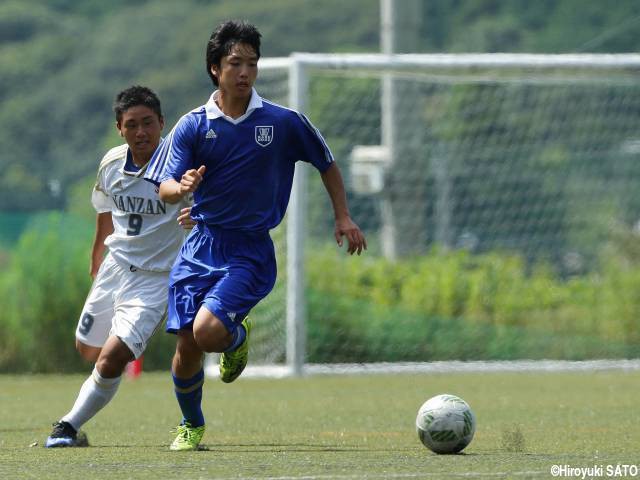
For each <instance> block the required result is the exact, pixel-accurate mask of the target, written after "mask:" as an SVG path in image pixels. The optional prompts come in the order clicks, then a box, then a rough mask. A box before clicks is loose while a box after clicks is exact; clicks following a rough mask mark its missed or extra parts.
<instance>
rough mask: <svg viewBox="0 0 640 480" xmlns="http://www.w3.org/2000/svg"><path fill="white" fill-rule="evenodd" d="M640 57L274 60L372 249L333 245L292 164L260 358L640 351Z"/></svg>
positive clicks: (580, 355) (288, 98)
mask: <svg viewBox="0 0 640 480" xmlns="http://www.w3.org/2000/svg"><path fill="white" fill-rule="evenodd" d="M639 70H640V55H505V54H484V55H395V56H383V55H324V54H294V55H292V56H291V57H289V58H284V59H262V60H261V61H260V76H259V79H258V84H257V89H258V91H259V93H260V94H261V95H262V96H263V97H265V98H267V99H270V100H273V101H275V102H277V103H281V104H283V105H286V106H290V107H291V108H294V109H296V110H300V111H303V112H304V113H305V114H306V115H307V116H308V117H309V118H310V120H311V121H312V122H313V123H314V124H315V126H316V127H318V129H319V130H320V131H321V132H322V134H323V136H324V137H325V139H326V140H327V142H328V144H329V146H330V147H331V149H332V151H333V153H334V156H335V158H336V161H337V163H338V165H339V166H340V168H341V171H342V173H343V176H344V179H345V183H346V188H347V194H348V198H349V205H350V210H351V214H352V217H353V218H354V220H355V221H356V222H357V223H358V224H359V225H360V227H361V228H362V229H363V231H364V232H365V233H366V235H367V241H368V244H369V249H368V251H367V252H366V254H365V255H363V256H361V257H358V258H354V257H349V256H348V255H346V254H345V248H344V247H343V248H342V249H339V248H337V246H336V245H335V241H334V240H333V211H332V208H331V204H330V201H329V198H328V196H327V194H326V192H325V191H324V188H323V186H322V182H321V179H320V177H319V176H318V175H317V172H315V171H314V170H313V169H312V168H310V167H308V166H302V165H300V166H299V167H297V172H296V186H295V187H294V194H293V198H292V203H291V204H290V207H289V211H288V213H287V218H286V219H285V222H283V224H282V225H281V226H280V227H278V229H276V230H275V231H274V232H273V237H274V240H275V242H276V248H277V253H278V261H279V278H278V282H277V284H276V287H275V289H274V291H273V292H272V293H271V294H270V295H269V297H268V298H267V299H265V300H264V301H263V302H262V303H261V304H260V305H259V306H258V307H257V308H256V309H255V310H254V312H253V314H252V315H253V319H254V322H255V323H254V334H253V338H252V340H251V364H252V365H261V364H262V365H273V364H276V365H281V366H283V368H284V370H283V371H286V372H294V373H299V372H301V371H303V370H304V368H305V365H309V364H336V363H340V364H344V363H347V364H350V363H359V364H362V363H371V362H374V363H379V362H389V363H396V362H433V361H441V360H482V361H485V360H522V359H561V360H586V359H602V358H631V357H637V356H638V354H639V353H640V329H638V328H637V319H638V318H639V316H640V295H639V294H638V292H640V268H639V267H640V82H638V78H639V77H638V74H639V73H640V72H639Z"/></svg>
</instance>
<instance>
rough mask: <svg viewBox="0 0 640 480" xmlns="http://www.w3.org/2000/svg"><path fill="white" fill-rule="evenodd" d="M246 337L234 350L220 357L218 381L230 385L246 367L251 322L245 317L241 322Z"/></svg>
mask: <svg viewBox="0 0 640 480" xmlns="http://www.w3.org/2000/svg"><path fill="white" fill-rule="evenodd" d="M242 325H244V328H245V330H246V331H247V336H246V338H245V339H244V342H242V345H240V346H239V347H238V348H237V349H236V350H234V351H233V352H226V353H222V354H221V355H220V380H222V381H223V382H224V383H231V382H233V381H234V380H235V379H236V378H238V377H239V376H240V374H241V373H242V371H243V370H244V367H246V366H247V359H248V358H249V334H250V333H251V320H249V317H245V319H244V320H243V321H242Z"/></svg>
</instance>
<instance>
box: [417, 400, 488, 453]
mask: <svg viewBox="0 0 640 480" xmlns="http://www.w3.org/2000/svg"><path fill="white" fill-rule="evenodd" d="M416 430H417V432H418V436H419V437H420V441H421V442H422V443H423V444H424V445H425V446H426V447H427V448H429V449H430V450H432V451H433V452H435V453H458V452H460V451H462V449H463V448H464V447H466V446H467V445H469V443H470V442H471V439H472V438H473V434H474V433H475V431H476V416H475V415H474V414H473V412H472V411H471V408H470V407H469V405H468V404H467V402H465V401H464V400H462V399H461V398H459V397H456V396H455V395H437V396H435V397H433V398H430V399H429V400H427V401H426V402H424V403H423V404H422V406H421V407H420V410H418V417H417V418H416Z"/></svg>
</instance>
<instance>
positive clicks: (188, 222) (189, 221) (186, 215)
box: [178, 207, 196, 230]
mask: <svg viewBox="0 0 640 480" xmlns="http://www.w3.org/2000/svg"><path fill="white" fill-rule="evenodd" d="M178 224H179V225H181V226H182V228H184V229H185V230H191V229H192V228H193V227H195V226H196V222H194V221H193V218H191V207H186V208H183V209H182V210H180V215H178Z"/></svg>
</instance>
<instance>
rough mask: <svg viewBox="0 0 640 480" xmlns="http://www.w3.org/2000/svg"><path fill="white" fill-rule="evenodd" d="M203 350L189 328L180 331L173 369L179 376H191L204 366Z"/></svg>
mask: <svg viewBox="0 0 640 480" xmlns="http://www.w3.org/2000/svg"><path fill="white" fill-rule="evenodd" d="M202 357H203V352H202V350H200V347H198V344H197V343H196V341H195V339H194V338H193V333H192V332H191V331H188V330H181V331H179V332H178V342H177V343H176V353H175V355H174V356H173V360H172V364H171V369H172V371H173V373H174V374H175V375H176V376H177V377H179V378H191V377H193V376H194V375H195V374H196V373H198V372H199V371H200V369H201V368H202Z"/></svg>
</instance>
